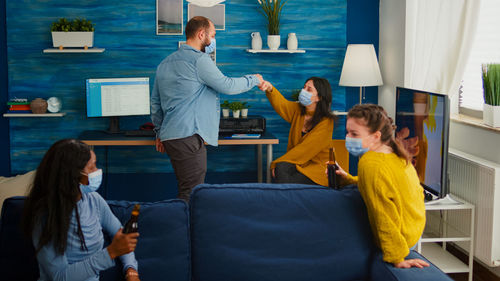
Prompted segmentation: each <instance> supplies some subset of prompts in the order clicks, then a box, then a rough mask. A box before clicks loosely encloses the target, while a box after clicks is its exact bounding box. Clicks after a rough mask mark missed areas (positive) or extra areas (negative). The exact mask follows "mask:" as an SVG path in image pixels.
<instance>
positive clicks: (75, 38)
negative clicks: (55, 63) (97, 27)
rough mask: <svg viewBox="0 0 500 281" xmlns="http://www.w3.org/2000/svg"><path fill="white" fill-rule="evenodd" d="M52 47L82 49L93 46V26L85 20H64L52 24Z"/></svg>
mask: <svg viewBox="0 0 500 281" xmlns="http://www.w3.org/2000/svg"><path fill="white" fill-rule="evenodd" d="M50 30H51V31H52V45H53V46H54V47H55V48H59V49H63V48H64V47H84V48H85V49H87V48H91V47H92V46H93V45H94V24H93V23H92V22H91V21H89V20H86V19H75V20H72V21H69V20H67V19H65V18H60V19H59V20H57V21H55V22H53V23H52V27H51V28H50Z"/></svg>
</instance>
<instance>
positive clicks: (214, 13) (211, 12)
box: [188, 4, 226, 30]
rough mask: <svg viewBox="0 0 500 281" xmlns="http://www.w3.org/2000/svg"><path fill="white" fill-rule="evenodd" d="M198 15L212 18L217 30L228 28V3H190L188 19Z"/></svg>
mask: <svg viewBox="0 0 500 281" xmlns="http://www.w3.org/2000/svg"><path fill="white" fill-rule="evenodd" d="M196 16H204V17H206V18H208V19H210V20H211V21H212V22H213V23H214V25H215V30H225V29H226V5H224V4H217V5H215V6H212V7H200V6H197V5H195V4H188V21H189V20H190V19H191V18H193V17H196Z"/></svg>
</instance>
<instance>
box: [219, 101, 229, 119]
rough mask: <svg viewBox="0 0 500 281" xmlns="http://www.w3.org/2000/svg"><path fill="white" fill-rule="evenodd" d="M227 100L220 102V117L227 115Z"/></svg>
mask: <svg viewBox="0 0 500 281" xmlns="http://www.w3.org/2000/svg"><path fill="white" fill-rule="evenodd" d="M229 105H230V104H229V102H228V101H227V100H225V101H224V102H223V103H221V105H220V107H221V108H222V117H225V118H227V117H229Z"/></svg>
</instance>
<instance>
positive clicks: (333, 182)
mask: <svg viewBox="0 0 500 281" xmlns="http://www.w3.org/2000/svg"><path fill="white" fill-rule="evenodd" d="M338 169H339V167H338V166H337V164H336V163H335V152H334V151H333V148H332V147H330V158H329V159H328V187H330V188H333V189H338V188H339V185H340V182H339V181H340V179H339V178H338V176H337V173H335V171H337V170H338Z"/></svg>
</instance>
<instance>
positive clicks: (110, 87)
mask: <svg viewBox="0 0 500 281" xmlns="http://www.w3.org/2000/svg"><path fill="white" fill-rule="evenodd" d="M86 86H87V116H88V117H107V116H130V115H149V114H150V107H149V78H148V77H140V78H109V79H87V85H86Z"/></svg>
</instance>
